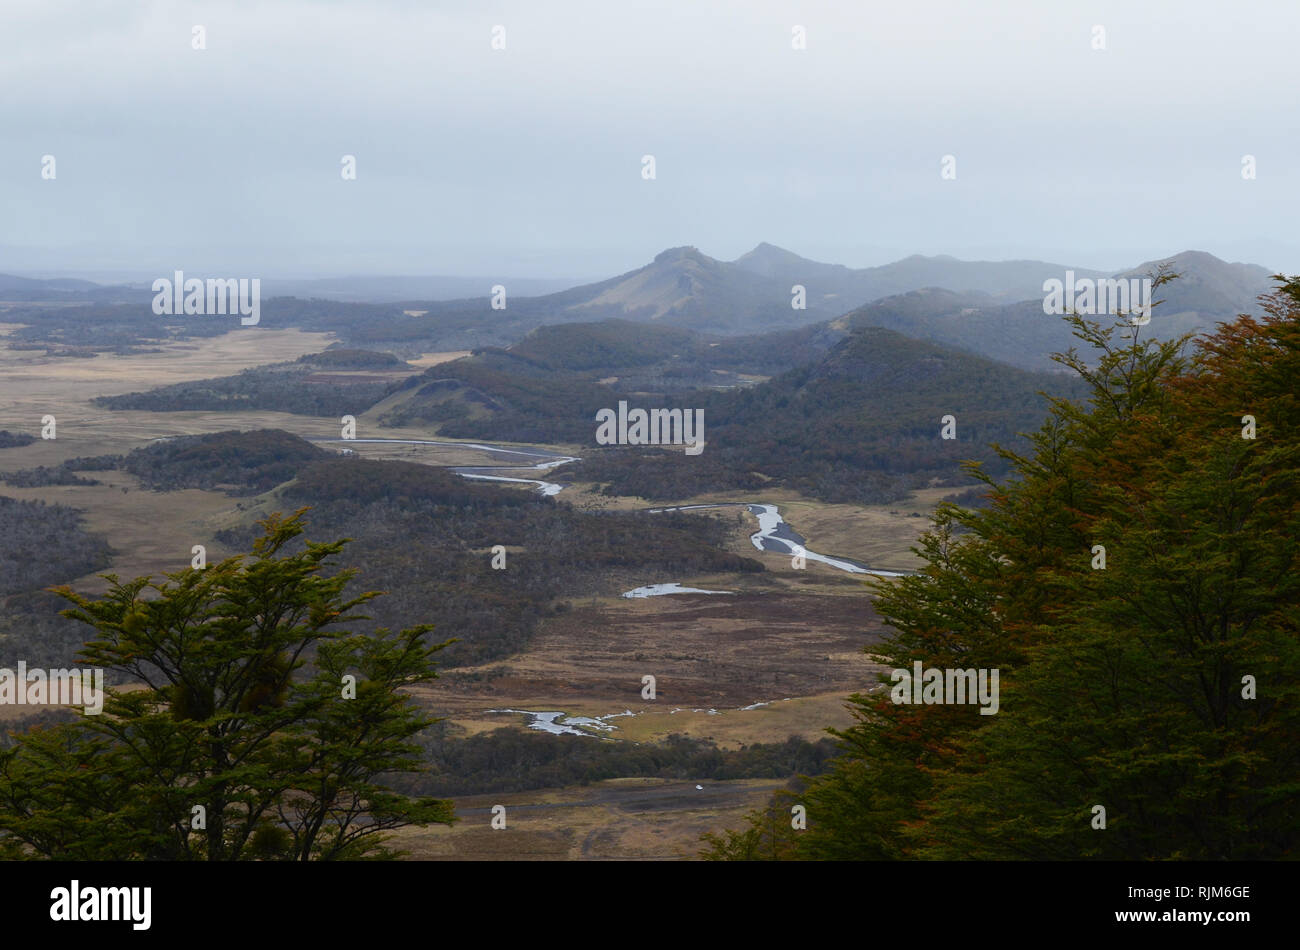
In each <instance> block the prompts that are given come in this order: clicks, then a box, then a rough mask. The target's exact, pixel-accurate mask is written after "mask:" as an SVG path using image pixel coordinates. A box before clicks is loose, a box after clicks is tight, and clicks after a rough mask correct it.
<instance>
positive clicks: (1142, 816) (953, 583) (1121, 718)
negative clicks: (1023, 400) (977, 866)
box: [733, 272, 1300, 859]
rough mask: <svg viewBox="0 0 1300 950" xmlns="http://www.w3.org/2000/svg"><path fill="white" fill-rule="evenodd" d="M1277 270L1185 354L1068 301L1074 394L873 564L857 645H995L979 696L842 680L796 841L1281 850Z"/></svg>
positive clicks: (1292, 636) (1288, 347) (1288, 790)
mask: <svg viewBox="0 0 1300 950" xmlns="http://www.w3.org/2000/svg"><path fill="white" fill-rule="evenodd" d="M1173 276H1174V275H1172V274H1169V273H1167V272H1164V273H1161V274H1159V275H1158V276H1157V280H1156V283H1157V286H1159V285H1161V284H1163V283H1166V282H1167V281H1168V280H1170V279H1173ZM1277 279H1278V280H1279V282H1280V286H1279V289H1278V291H1277V292H1276V293H1275V294H1274V295H1273V296H1271V297H1270V298H1268V299H1266V300H1265V301H1264V302H1263V309H1264V311H1265V316H1264V317H1263V318H1262V319H1259V320H1256V319H1252V318H1250V317H1244V316H1243V317H1241V318H1239V319H1238V320H1237V321H1235V322H1234V323H1230V324H1226V325H1222V326H1220V328H1219V330H1218V331H1217V332H1216V333H1215V334H1213V335H1212V336H1210V337H1209V338H1207V339H1205V340H1203V341H1201V342H1200V343H1199V345H1198V348H1197V350H1196V351H1195V353H1194V354H1193V355H1191V356H1188V355H1185V353H1184V346H1185V340H1174V341H1165V342H1160V341H1154V340H1145V339H1142V337H1141V331H1140V328H1138V327H1135V326H1133V325H1132V324H1131V323H1129V322H1128V321H1125V320H1120V321H1119V322H1117V323H1116V324H1115V325H1114V326H1104V325H1102V324H1099V323H1095V322H1092V321H1088V320H1085V319H1083V318H1080V317H1077V316H1075V317H1072V318H1071V323H1072V324H1073V327H1074V331H1075V335H1076V336H1077V337H1079V338H1080V339H1081V340H1082V341H1083V342H1084V343H1085V344H1087V346H1088V348H1089V350H1088V352H1089V354H1090V355H1089V357H1088V358H1087V359H1085V358H1084V357H1082V356H1080V355H1079V354H1078V353H1077V352H1075V351H1073V350H1071V351H1070V352H1069V353H1066V354H1063V355H1061V356H1060V357H1059V360H1060V362H1062V363H1063V364H1065V365H1066V366H1068V367H1070V368H1071V369H1073V370H1074V371H1075V372H1076V373H1077V374H1078V375H1079V376H1080V377H1081V378H1082V379H1083V380H1084V381H1085V382H1086V383H1087V384H1088V387H1089V391H1090V394H1089V397H1088V399H1087V400H1086V401H1085V402H1083V403H1078V404H1076V403H1071V402H1068V401H1064V400H1053V401H1052V403H1051V411H1050V413H1049V417H1048V419H1047V421H1046V422H1045V424H1044V425H1043V426H1042V428H1041V429H1040V430H1039V431H1038V432H1036V433H1034V434H1033V436H1032V437H1031V447H1030V450H1029V451H1028V452H1026V453H1024V454H1016V453H1012V452H1003V453H1002V454H1003V455H1004V457H1005V458H1007V459H1008V461H1009V462H1010V463H1011V468H1012V473H1013V474H1012V477H1011V478H1010V479H1008V480H1007V481H1005V482H1003V483H1000V484H998V483H995V482H994V481H993V480H992V479H991V478H988V477H985V476H983V475H982V473H981V472H980V470H979V468H978V467H977V466H976V467H974V469H973V472H974V474H976V475H977V476H978V477H981V478H982V479H983V481H984V482H985V484H986V485H987V486H988V491H989V495H990V504H989V506H988V507H987V508H986V509H982V510H978V511H971V510H966V509H963V508H960V507H957V506H954V505H942V506H940V508H939V510H938V511H937V513H936V514H935V516H934V519H933V525H932V528H931V530H930V531H929V532H928V533H927V534H926V535H925V536H924V537H923V539H922V541H921V544H920V547H919V548H918V553H919V554H920V555H921V556H922V557H923V558H924V559H925V561H926V567H925V569H924V570H923V571H922V572H921V573H920V574H918V575H917V576H915V577H908V578H904V579H902V580H900V581H898V582H897V583H894V584H890V585H880V586H879V587H878V590H879V597H878V600H877V608H878V610H879V611H880V612H881V614H882V615H883V616H884V617H885V618H886V619H887V620H888V621H889V623H890V624H891V625H892V626H893V627H894V629H895V633H894V634H893V635H892V636H891V638H890V639H889V640H888V641H887V642H886V643H884V644H882V645H873V646H872V647H871V648H870V649H871V652H872V653H873V654H876V655H878V656H879V657H880V658H881V661H882V662H883V663H884V665H886V666H887V667H891V668H909V667H910V666H911V665H912V663H913V662H914V661H917V660H919V661H921V662H922V663H923V665H924V666H926V667H956V668H972V667H974V668H981V667H983V668H997V669H999V670H1000V673H1001V690H1000V692H1001V708H1000V711H999V712H998V713H997V714H996V715H993V716H981V715H979V711H978V708H977V707H975V706H971V705H941V704H936V705H929V706H926V705H903V704H895V703H893V702H892V701H891V697H890V694H889V686H888V683H887V682H886V678H884V677H882V684H881V686H878V687H876V688H875V690H873V691H869V692H866V693H864V694H860V695H857V696H854V697H852V698H851V701H850V705H851V709H852V711H853V713H854V716H855V720H856V722H855V724H854V725H853V726H851V727H849V728H848V729H846V730H843V731H842V732H839V733H836V734H837V735H838V736H839V738H840V740H841V745H842V750H843V754H842V756H841V757H840V759H839V760H837V763H836V765H835V767H834V768H833V769H832V771H831V772H829V773H828V774H827V775H825V776H822V777H820V778H818V779H816V780H814V781H813V782H812V784H811V785H810V787H809V789H808V790H807V792H806V793H805V795H804V800H805V801H806V802H807V804H808V816H809V827H808V830H807V831H806V832H804V833H803V834H802V835H800V836H799V837H798V838H796V845H795V848H794V849H793V850H792V851H791V852H790V853H791V854H792V855H793V856H796V857H804V858H845V859H851V858H869V859H871V858H874V859H882V858H885V859H888V858H938V859H953V858H972V857H973V858H995V859H1013V858H1040V859H1041V858H1110V859H1240V858H1278V857H1286V856H1289V855H1293V854H1294V853H1295V849H1296V847H1297V845H1298V844H1300V810H1298V809H1297V808H1296V805H1297V800H1298V799H1300V785H1297V783H1296V775H1297V774H1300V745H1298V744H1297V743H1296V741H1295V740H1296V737H1297V736H1298V735H1300V682H1297V680H1296V678H1295V676H1294V671H1295V670H1296V669H1297V668H1300V635H1298V634H1300V624H1298V623H1297V620H1296V617H1295V609H1294V608H1295V604H1296V602H1297V599H1298V597H1300V563H1297V562H1298V561H1300V544H1298V543H1297V541H1296V538H1297V537H1298V536H1300V530H1298V529H1300V405H1297V403H1298V402H1300V397H1297V393H1296V387H1295V381H1296V379H1298V378H1300V280H1296V279H1290V280H1288V279H1286V278H1282V277H1278V278H1277ZM1092 354H1095V356H1094V355H1092ZM1247 415H1249V416H1252V417H1253V418H1254V420H1255V429H1256V431H1255V432H1254V433H1253V434H1254V437H1253V438H1250V437H1247V435H1246V433H1247V426H1246V425H1245V423H1246V421H1247V420H1245V419H1244V418H1243V417H1245V416H1247ZM1094 545H1102V546H1104V547H1105V551H1106V563H1105V566H1104V569H1103V568H1100V567H1099V566H1098V564H1099V562H1096V561H1095V554H1094ZM1098 805H1099V806H1102V807H1103V808H1104V809H1105V814H1106V826H1105V828H1104V829H1103V828H1100V827H1098V826H1097V824H1096V823H1095V821H1094V819H1095V818H1096V817H1097V813H1096V812H1095V811H1094V808H1095V806H1098ZM761 827H762V816H761V814H759V815H755V816H754V817H753V819H751V829H759V828H761ZM737 840H738V841H739V840H740V839H737ZM741 843H743V841H742V842H741ZM733 850H740V849H733Z"/></svg>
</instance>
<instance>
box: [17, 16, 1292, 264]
mask: <svg viewBox="0 0 1300 950" xmlns="http://www.w3.org/2000/svg"><path fill="white" fill-rule="evenodd" d="M498 24H499V25H502V26H504V27H505V43H506V48H505V50H493V49H492V48H491V41H492V30H493V27H494V26H495V25H498ZM195 25H202V26H203V27H205V30H206V47H207V48H206V49H203V50H196V49H193V48H192V46H193V27H194V26H195ZM795 25H801V26H803V27H805V28H806V36H807V49H804V50H795V49H792V48H791V46H792V43H791V40H792V31H793V27H794V26H795ZM1094 26H1102V27H1104V29H1105V44H1106V49H1105V50H1104V51H1099V50H1094V49H1093V44H1094V30H1093V28H1094ZM1297 36H1300V4H1298V3H1295V2H1292V0H1277V2H1252V0H1232V2H1224V3H1211V2H1196V0H1170V2H1152V0H1143V2H1134V0H1119V2H1091V3H1084V2H1075V0H1022V2H1010V0H1003V2H995V0H990V2H980V3H974V2H967V0H951V2H925V0H901V2H896V3H877V2H870V3H867V2H857V0H843V2H837V3H814V2H798V0H795V2H767V0H735V2H726V0H653V2H641V0H634V2H629V0H591V2H585V0H571V2H570V0H565V2H551V0H523V2H511V0H465V2H460V3H452V2H438V0H431V2H416V0H346V2H344V0H335V2H322V0H312V2H306V0H301V2H296V0H286V2H279V0H230V2H208V3H199V2H184V0H166V2H162V0H160V2H131V0H115V2H111V3H102V2H89V0H84V2H71V0H3V2H0V272H9V273H12V272H33V271H49V270H63V271H81V272H87V271H92V270H122V271H130V272H139V273H148V272H154V271H157V272H168V271H171V270H174V269H183V270H189V271H191V272H193V273H198V272H203V271H206V272H210V273H215V272H222V273H229V274H231V275H249V276H258V275H261V276H313V275H322V276H323V275H343V274H355V273H391V274H466V275H500V276H513V277H519V276H557V277H597V276H607V275H612V274H615V273H619V272H622V271H626V270H629V269H631V268H634V267H637V266H639V265H641V264H643V263H645V262H646V261H648V260H649V259H650V258H652V257H653V256H654V255H655V254H656V253H658V252H659V251H660V250H663V249H664V248H666V247H672V246H676V245H682V244H692V245H695V246H697V247H699V248H700V250H702V251H704V252H705V253H706V254H710V255H712V256H714V257H718V258H722V259H726V260H729V259H732V258H734V257H737V256H738V255H740V254H742V253H744V252H745V251H747V250H749V249H750V248H751V247H753V246H754V245H755V244H757V243H758V242H760V241H768V242H771V243H773V244H778V245H780V246H782V247H786V248H789V249H790V250H793V251H795V252H797V253H800V254H803V255H805V256H807V257H812V258H815V259H819V260H826V261H831V262H836V263H844V264H848V265H850V266H865V265H871V264H880V263H885V262H887V261H889V260H893V259H897V258H899V257H904V256H906V255H908V254H914V253H920V254H952V255H955V256H957V257H962V258H968V259H1005V258H1027V257H1033V258H1041V259H1046V260H1051V261H1055V262H1058V263H1062V264H1070V265H1079V266H1089V267H1100V268H1107V269H1111V268H1119V267H1124V266H1128V265H1132V264H1136V263H1138V262H1140V261H1143V260H1148V259H1151V258H1157V257H1167V256H1169V255H1171V254H1173V253H1174V252H1176V251H1179V250H1183V249H1186V248H1195V249H1200V250H1207V251H1210V252H1212V253H1214V254H1217V255H1219V256H1220V257H1224V258H1226V259H1229V260H1250V261H1253V262H1256V263H1259V264H1263V265H1264V266H1267V267H1270V268H1272V269H1278V270H1287V271H1289V272H1292V273H1297V272H1300V237H1298V236H1297V233H1296V228H1297V222H1298V221H1300V214H1298V213H1297V212H1298V211H1300V122H1297V120H1296V111H1297V94H1298V92H1300V81H1298V80H1300V53H1298V52H1297V49H1296V38H1297ZM647 154H650V155H653V156H654V157H655V164H656V169H655V170H656V176H657V177H656V178H655V180H653V181H647V180H645V179H643V177H642V162H641V159H642V156H643V155H647ZM45 155H52V156H54V158H55V163H56V164H55V173H56V177H55V178H54V179H53V180H45V179H42V177H41V170H42V159H43V156H45ZM344 155H354V156H356V169H357V177H356V180H355V181H345V180H343V178H342V176H341V174H340V169H341V164H340V162H341V159H342V157H343V156H344ZM945 155H952V156H954V157H955V159H956V173H957V177H956V180H943V179H942V178H941V176H940V168H941V165H940V163H941V160H942V158H943V156H945ZM1245 155H1253V156H1254V157H1255V162H1256V169H1257V178H1256V179H1255V180H1244V179H1243V177H1242V157H1243V156H1245Z"/></svg>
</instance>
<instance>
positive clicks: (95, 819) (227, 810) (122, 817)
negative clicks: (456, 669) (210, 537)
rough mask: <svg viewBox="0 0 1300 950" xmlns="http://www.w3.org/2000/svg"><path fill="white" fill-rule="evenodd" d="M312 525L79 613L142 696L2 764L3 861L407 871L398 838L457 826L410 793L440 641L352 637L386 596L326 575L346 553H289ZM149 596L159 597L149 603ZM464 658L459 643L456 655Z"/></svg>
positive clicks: (432, 803)
mask: <svg viewBox="0 0 1300 950" xmlns="http://www.w3.org/2000/svg"><path fill="white" fill-rule="evenodd" d="M305 511H306V509H300V510H299V511H297V512H296V513H295V514H293V515H292V516H290V517H287V518H285V517H281V516H278V515H273V516H271V517H270V518H268V519H267V520H266V521H264V522H262V525H263V527H264V529H265V534H264V535H263V536H262V537H260V538H259V539H258V540H257V541H256V542H255V544H254V547H253V552H252V555H251V557H246V556H238V557H232V558H229V559H227V560H224V561H222V562H221V563H219V564H213V565H210V566H208V567H207V568H205V569H202V570H196V569H193V568H190V569H186V570H184V571H181V572H179V573H175V574H168V575H166V577H167V580H166V581H164V582H163V583H161V584H154V583H151V579H150V578H147V577H142V578H137V579H136V580H133V581H129V582H125V583H122V582H119V580H118V578H117V576H116V575H106V579H107V580H108V581H109V583H110V587H109V590H108V592H107V595H106V596H104V597H103V598H101V599H98V600H91V599H88V598H86V597H83V596H80V595H78V594H76V593H74V592H73V591H72V590H70V589H68V588H59V589H57V592H58V593H59V594H60V595H61V596H63V597H64V598H66V599H67V600H68V601H70V602H72V604H73V605H74V606H73V607H72V608H70V609H68V610H65V611H64V612H63V613H64V615H65V616H68V617H70V618H73V619H76V620H80V621H82V622H84V623H87V624H89V625H90V626H92V627H93V628H94V630H95V631H96V635H97V638H96V639H94V640H92V641H90V642H89V643H87V644H86V646H85V647H84V649H83V650H82V653H81V660H82V662H83V663H84V664H85V665H86V666H89V667H102V668H104V669H105V670H107V671H112V672H113V673H116V674H118V678H120V679H125V680H126V681H127V685H125V686H123V687H121V688H115V689H110V690H109V691H108V692H109V695H108V696H107V698H106V701H105V705H104V709H103V713H102V714H101V715H98V716H89V715H87V716H82V717H81V718H80V719H78V720H77V721H75V722H73V723H68V724H61V725H58V726H55V727H52V728H47V729H42V730H34V731H33V732H31V733H29V734H28V735H26V736H23V737H21V739H20V741H19V742H17V743H16V744H15V745H14V747H12V748H10V749H8V750H5V751H3V752H0V852H3V854H4V856H6V857H11V858H24V857H43V858H60V859H74V860H102V859H118V860H120V859H156V860H158V859H161V860H168V859H169V860H187V859H206V860H213V861H217V860H249V859H262V860H295V861H307V860H338V859H358V858H372V857H387V856H392V854H393V852H391V851H390V850H389V849H387V848H386V847H385V846H384V841H385V840H387V838H388V837H389V835H387V834H386V833H387V832H390V831H391V830H393V829H395V828H399V827H402V826H405V825H411V824H415V825H424V824H429V823H442V824H449V823H451V822H452V821H454V820H455V819H454V817H453V814H452V808H451V804H450V802H446V801H441V800H437V799H433V798H419V799H412V798H407V797H405V796H402V795H398V794H395V793H394V792H392V791H391V790H389V789H388V788H387V787H386V786H385V784H384V781H383V779H384V777H385V776H386V775H391V774H394V773H401V772H410V771H416V770H418V768H419V767H420V758H419V755H418V752H419V748H418V746H417V745H416V744H415V743H414V742H413V737H414V736H415V734H416V733H418V732H419V731H421V730H422V729H424V728H425V727H427V726H428V725H429V724H430V723H431V722H433V720H431V719H430V718H429V717H427V716H426V715H425V714H423V713H422V712H421V711H420V710H419V708H418V707H417V706H416V704H415V702H414V700H413V699H412V698H411V697H410V696H409V695H408V694H407V693H405V692H403V691H402V690H403V688H404V687H409V686H413V685H416V684H420V683H425V682H428V681H430V680H432V679H434V678H435V677H436V675H437V674H436V672H435V669H434V662H433V659H432V657H433V655H434V654H435V653H437V651H439V650H441V649H442V648H443V647H445V646H446V645H447V644H446V643H437V644H430V643H429V642H428V640H429V638H428V636H427V635H428V633H429V632H430V631H431V630H432V629H433V628H432V627H431V626H430V625H419V626H414V627H410V628H408V629H405V630H402V631H401V632H400V633H393V632H391V631H389V630H387V629H381V630H378V631H376V632H375V634H374V635H373V636H362V635H356V634H352V633H349V632H348V631H347V630H346V629H345V627H344V625H345V624H348V623H349V622H352V621H355V620H361V619H365V618H364V617H363V616H362V615H360V614H358V613H357V612H356V610H357V608H359V607H361V606H362V605H363V604H365V603H366V602H368V601H370V600H372V599H373V598H375V597H377V596H380V594H379V592H375V591H371V592H366V593H363V594H361V595H359V596H356V597H348V596H346V595H345V593H344V591H345V588H346V586H347V584H348V582H349V581H350V580H351V578H352V576H353V575H354V574H355V571H353V570H342V571H338V572H335V573H333V574H331V575H329V576H326V575H325V573H324V572H323V569H324V568H325V567H327V566H328V565H329V564H330V563H331V558H333V557H334V556H335V555H337V554H338V553H339V552H340V551H341V550H342V548H343V547H344V545H345V544H346V543H347V541H346V540H341V541H336V542H334V543H329V544H320V543H312V542H310V541H308V542H305V544H304V545H303V546H302V548H301V550H299V551H297V553H289V552H288V550H287V546H288V545H289V544H290V542H291V541H293V540H294V539H295V538H297V537H298V536H299V535H301V534H302V533H303V531H304V524H303V515H304V512H305ZM146 591H149V592H151V593H152V595H153V596H144V595H145V593H146ZM447 642H448V643H449V642H452V641H447Z"/></svg>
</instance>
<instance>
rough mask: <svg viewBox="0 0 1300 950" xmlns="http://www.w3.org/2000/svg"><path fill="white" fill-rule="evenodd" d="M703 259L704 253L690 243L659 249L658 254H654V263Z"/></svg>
mask: <svg viewBox="0 0 1300 950" xmlns="http://www.w3.org/2000/svg"><path fill="white" fill-rule="evenodd" d="M703 259H704V255H703V254H701V253H700V249H699V248H697V247H695V246H693V245H690V244H685V245H683V246H681V247H670V248H668V250H666V251H661V252H660V253H659V254H657V255H656V256H655V263H656V264H671V263H673V262H674V261H682V260H697V261H698V260H703Z"/></svg>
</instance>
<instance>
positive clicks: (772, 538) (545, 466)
mask: <svg viewBox="0 0 1300 950" xmlns="http://www.w3.org/2000/svg"><path fill="white" fill-rule="evenodd" d="M311 441H312V442H316V443H328V444H346V443H357V444H362V445H364V444H369V445H428V446H434V447H437V448H450V449H477V450H479V451H481V452H489V453H492V454H494V455H503V456H515V457H517V458H519V457H522V458H526V459H538V460H539V461H536V462H534V463H532V464H522V463H521V462H516V463H515V464H513V465H470V466H463V465H461V466H456V465H453V466H451V470H452V471H453V472H455V473H456V474H458V475H461V476H462V477H464V478H476V479H481V480H484V481H492V482H515V483H518V484H522V485H534V486H536V488H537V490H538V491H539V492H541V494H543V495H558V494H559V493H560V492H561V491H563V490H564V486H563V485H562V484H560V483H558V482H548V481H543V480H542V479H537V478H521V477H519V476H520V473H523V472H533V473H539V474H540V473H542V472H548V471H550V470H551V469H553V468H558V467H559V466H561V465H567V464H568V463H569V462H577V461H580V459H579V458H578V457H577V456H573V455H559V454H557V453H555V452H549V451H547V450H545V449H536V448H527V449H521V448H517V447H515V448H507V447H506V446H503V445H492V444H489V443H486V442H439V441H435V440H432V439H312V440H311ZM503 472H510V473H513V474H510V475H505V474H502V473H503ZM742 507H743V508H744V509H745V510H746V511H748V512H749V513H750V514H752V515H754V516H755V517H756V518H758V530H757V531H756V532H754V534H752V535H750V538H749V540H750V542H751V543H752V544H753V545H754V547H755V548H757V549H758V550H760V551H771V552H774V553H777V554H789V555H791V556H792V557H793V556H794V555H795V554H800V553H801V554H802V555H803V557H804V559H805V560H808V561H818V562H819V563H822V564H826V565H828V566H829V567H833V568H836V569H837V570H841V571H845V572H847V573H849V574H872V575H875V576H877V577H905V576H907V575H908V574H910V573H912V572H910V571H886V570H881V569H879V568H874V567H868V566H867V565H865V564H863V563H862V562H860V561H855V560H853V559H852V558H847V557H829V556H827V555H825V554H818V553H817V552H816V551H811V550H809V549H808V547H807V543H806V541H805V539H804V538H803V536H802V535H800V534H798V533H797V532H796V531H795V530H794V529H793V528H792V527H791V526H790V523H789V522H787V521H786V520H785V519H784V518H782V517H781V510H780V509H779V508H778V507H777V506H776V505H772V504H768V503H766V502H743V501H737V502H727V503H721V504H714V505H678V506H675V507H669V508H647V509H645V510H646V512H647V513H648V514H660V513H662V512H665V511H700V510H703V509H707V508H742ZM695 592H696V591H694V590H693V589H691V588H681V587H680V586H679V585H676V584H655V585H650V586H649V587H638V588H637V589H636V590H635V591H628V593H626V594H624V595H623V596H624V597H646V596H657V595H661V594H675V593H683V594H684V593H695ZM698 593H707V594H722V593H730V591H698Z"/></svg>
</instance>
